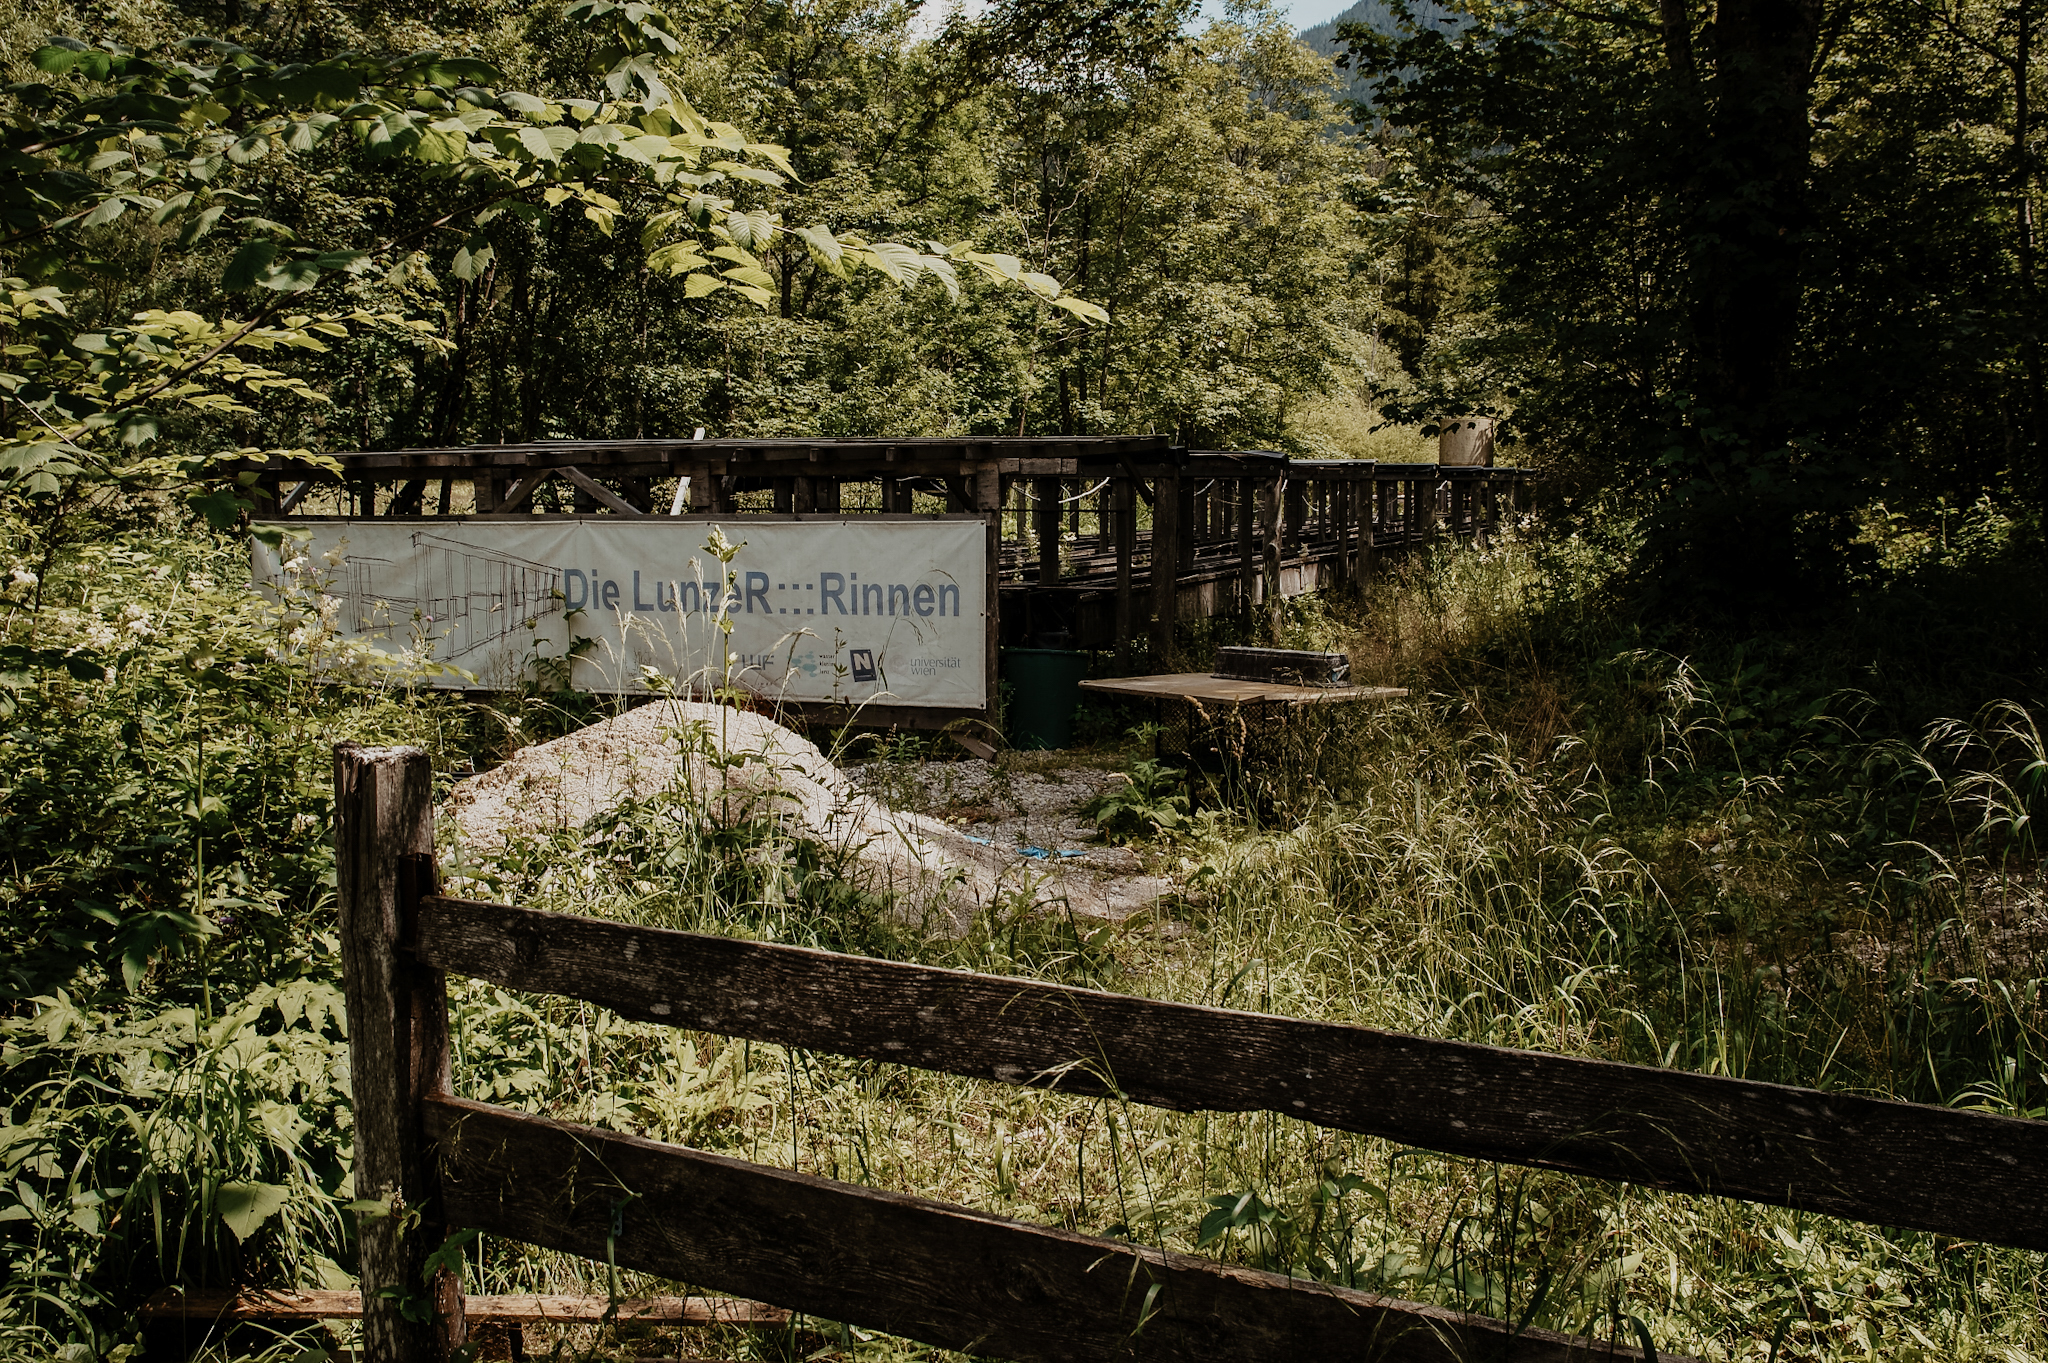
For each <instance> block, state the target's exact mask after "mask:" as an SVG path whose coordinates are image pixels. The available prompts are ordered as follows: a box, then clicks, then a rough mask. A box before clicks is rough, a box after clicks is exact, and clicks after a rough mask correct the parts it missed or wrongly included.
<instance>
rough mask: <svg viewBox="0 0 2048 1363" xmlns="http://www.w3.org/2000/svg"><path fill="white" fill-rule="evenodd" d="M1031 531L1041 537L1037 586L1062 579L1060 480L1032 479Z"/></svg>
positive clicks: (1043, 585) (1038, 537)
mask: <svg viewBox="0 0 2048 1363" xmlns="http://www.w3.org/2000/svg"><path fill="white" fill-rule="evenodd" d="M1031 496H1032V498H1033V499H1034V500H1033V502H1032V505H1031V511H1032V515H1031V529H1032V534H1033V535H1034V536H1035V537H1036V538H1037V540H1038V585H1039V586H1041V587H1047V586H1051V585H1052V584H1053V583H1055V582H1057V581H1059V580H1060V480H1059V479H1057V478H1034V479H1032V480H1031Z"/></svg>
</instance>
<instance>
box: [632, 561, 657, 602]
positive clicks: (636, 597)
mask: <svg viewBox="0 0 2048 1363" xmlns="http://www.w3.org/2000/svg"><path fill="white" fill-rule="evenodd" d="M633 609H634V610H636V611H651V610H653V609H654V603H653V602H652V601H642V600H641V599H640V570H639V569H638V568H635V569H634V570H633Z"/></svg>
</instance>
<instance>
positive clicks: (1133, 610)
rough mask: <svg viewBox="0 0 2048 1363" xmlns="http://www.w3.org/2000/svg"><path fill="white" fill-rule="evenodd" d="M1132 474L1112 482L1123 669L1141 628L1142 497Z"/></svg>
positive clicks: (1119, 648)
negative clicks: (1138, 590)
mask: <svg viewBox="0 0 2048 1363" xmlns="http://www.w3.org/2000/svg"><path fill="white" fill-rule="evenodd" d="M1131 481H1132V480H1131V478H1130V477H1129V476H1128V475H1125V476H1123V477H1120V478H1117V479H1115V480H1113V481H1112V482H1111V483H1110V493H1111V507H1112V509H1111V516H1112V518H1113V520H1114V523H1115V528H1116V660H1117V665H1118V666H1119V667H1127V666H1129V665H1130V662H1131V654H1132V652H1133V649H1132V647H1131V645H1132V642H1133V636H1134V635H1135V634H1136V632H1137V628H1138V618H1137V616H1138V603H1137V594H1136V592H1135V590H1134V580H1135V575H1136V560H1137V557H1138V497H1137V494H1136V493H1135V492H1134V491H1132V489H1131Z"/></svg>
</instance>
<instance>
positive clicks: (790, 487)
mask: <svg viewBox="0 0 2048 1363" xmlns="http://www.w3.org/2000/svg"><path fill="white" fill-rule="evenodd" d="M768 509H769V510H770V511H773V512H774V513H775V514H776V515H778V516H787V515H788V514H789V513H790V512H792V511H794V510H796V479H794V478H777V479H774V480H773V481H772V483H771V484H770V486H769V490H768Z"/></svg>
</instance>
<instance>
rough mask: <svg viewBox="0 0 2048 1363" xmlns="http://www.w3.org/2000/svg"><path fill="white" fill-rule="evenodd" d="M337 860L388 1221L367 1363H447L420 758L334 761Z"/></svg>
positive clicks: (378, 1251)
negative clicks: (423, 1110) (432, 1115)
mask: <svg viewBox="0 0 2048 1363" xmlns="http://www.w3.org/2000/svg"><path fill="white" fill-rule="evenodd" d="M334 853H335V858H334V859H335V886H336V891H337V894H336V898H337V901H338V903H339V907H340V920H341V921H340V928H341V969H342V987H343V990H344V993H345V997H346V1003H347V1009H348V1035H349V1072H350V1077H351V1079H352V1080H353V1091H354V1094H355V1099H354V1107H355V1118H354V1121H355V1147H356V1152H355V1195H356V1198H357V1200H358V1201H372V1202H378V1203H381V1204H383V1205H384V1206H385V1207H386V1208H388V1209H389V1210H388V1211H387V1212H384V1213H377V1214H372V1213H365V1214H363V1215H362V1217H361V1220H360V1221H359V1222H358V1235H359V1243H360V1245H361V1255H360V1274H359V1276H360V1278H361V1281H362V1291H363V1343H364V1353H365V1356H366V1357H368V1358H371V1359H376V1360H378V1363H441V1361H442V1360H446V1359H448V1358H449V1357H450V1356H451V1355H452V1354H453V1353H454V1352H455V1351H456V1350H458V1349H460V1348H461V1347H462V1346H463V1345H464V1343H465V1342H466V1336H467V1330H466V1329H465V1327H464V1322H463V1315H462V1283H461V1280H460V1279H459V1278H457V1277H456V1276H455V1275H454V1274H453V1273H450V1272H448V1271H447V1270H445V1269H443V1270H441V1271H440V1272H438V1273H436V1274H435V1276H434V1281H433V1282H432V1283H431V1284H427V1283H423V1281H422V1276H421V1274H422V1269H423V1268H424V1267H425V1264H426V1260H427V1256H428V1255H430V1254H431V1253H433V1252H434V1250H435V1249H437V1248H439V1247H440V1245H441V1243H442V1241H443V1240H444V1239H445V1237H446V1235H447V1227H446V1226H445V1225H444V1223H443V1212H442V1204H441V1189H440V1177H439V1172H438V1169H437V1168H436V1164H435V1154H434V1150H433V1147H432V1146H431V1144H429V1142H428V1140H427V1138H426V1136H425V1134H424V1131H423V1129H422V1127H421V1123H420V1102H421V1100H422V1099H424V1098H425V1097H426V1096H427V1095H429V1094H446V1093H447V1092H448V1087H449V1070H448V999H447V989H446V985H445V983H444V980H443V977H442V974H441V972H440V971H438V970H431V969H427V968H426V967H423V966H420V965H418V964H417V963H415V962H414V960H413V957H412V949H411V939H412V937H413V935H414V933H415V931H416V928H417V923H416V921H415V920H416V918H417V911H418V904H419V901H420V899H421V898H422V897H423V896H425V895H430V894H433V893H435V891H436V889H437V888H438V886H437V884H436V875H435V870H434V799H433V772H432V769H431V768H430V767H429V765H428V762H427V755H426V754H425V753H423V752H421V751H420V750H419V749H417V748H362V747H358V746H356V745H355V744H354V743H343V744H340V745H339V746H337V747H336V748H335V750H334ZM387 1293H390V1294H392V1295H386V1294H387ZM422 1297H425V1298H426V1300H425V1301H424V1302H422V1301H420V1298H422ZM420 1305H425V1306H427V1307H429V1308H430V1310H429V1312H428V1313H427V1316H428V1318H427V1319H426V1320H425V1321H413V1320H407V1319H406V1315H405V1312H406V1308H407V1307H412V1308H414V1309H413V1314H415V1315H417V1314H419V1312H418V1309H417V1308H418V1307H419V1306H420Z"/></svg>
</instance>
